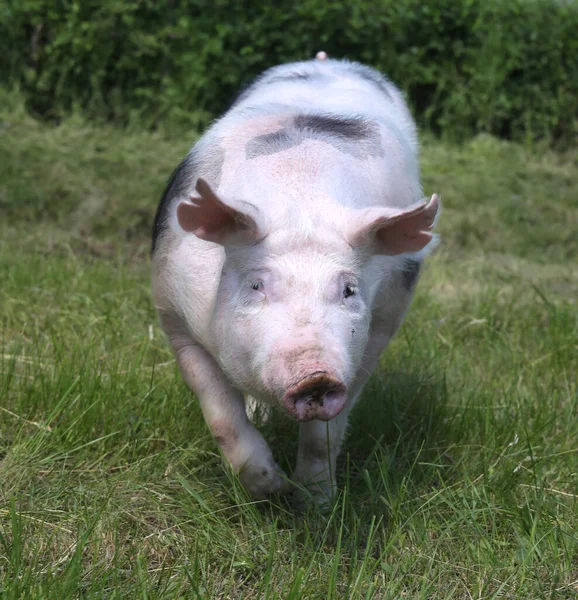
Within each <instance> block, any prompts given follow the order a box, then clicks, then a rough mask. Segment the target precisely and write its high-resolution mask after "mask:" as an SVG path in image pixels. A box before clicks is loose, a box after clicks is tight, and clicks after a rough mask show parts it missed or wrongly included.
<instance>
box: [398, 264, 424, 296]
mask: <svg viewBox="0 0 578 600" xmlns="http://www.w3.org/2000/svg"><path fill="white" fill-rule="evenodd" d="M420 270H421V262H420V261H418V260H413V259H408V260H406V261H405V264H404V269H403V271H402V272H401V275H402V277H403V285H404V287H405V289H406V290H407V291H408V292H411V290H412V289H413V288H414V286H415V284H416V281H417V278H418V277H419V272H420Z"/></svg>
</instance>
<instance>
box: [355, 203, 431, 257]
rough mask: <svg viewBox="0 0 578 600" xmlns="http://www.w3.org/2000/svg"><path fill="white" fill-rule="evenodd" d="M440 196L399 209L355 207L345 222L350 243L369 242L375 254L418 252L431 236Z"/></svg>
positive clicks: (359, 244)
mask: <svg viewBox="0 0 578 600" xmlns="http://www.w3.org/2000/svg"><path fill="white" fill-rule="evenodd" d="M439 206H440V200H439V197H438V196H437V194H434V195H433V196H432V197H431V199H429V200H428V199H427V198H424V199H423V200H422V201H421V202H417V203H416V204H413V205H411V206H408V207H406V208H401V209H399V208H398V209H394V208H387V207H379V208H378V207H373V208H369V209H366V210H358V211H356V213H354V214H353V215H352V216H351V218H350V222H349V224H348V230H347V237H348V241H349V243H350V244H351V246H352V247H354V248H355V247H359V246H364V245H370V247H371V251H372V252H373V253H374V254H389V255H396V254H404V253H406V252H419V251H420V250H423V249H424V248H425V247H426V246H427V245H428V244H429V243H430V242H431V241H432V239H433V234H432V233H430V231H431V230H432V229H433V227H434V224H435V221H436V216H437V214H438V210H439Z"/></svg>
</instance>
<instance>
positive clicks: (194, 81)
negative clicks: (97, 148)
mask: <svg viewBox="0 0 578 600" xmlns="http://www.w3.org/2000/svg"><path fill="white" fill-rule="evenodd" d="M576 31H578V5H577V3H576V2H573V1H571V0H438V1H436V2H435V3H434V2H424V1H423V0H352V1H350V2H347V3H346V2H340V1H337V2H324V1H323V0H297V1H296V2H295V1H294V2H288V1H286V0H279V1H278V2H276V3H260V2H248V1H246V2H231V1H228V2H225V1H224V0H181V1H180V2H177V1H176V0H0V78H1V80H2V82H3V83H4V84H8V85H17V86H18V87H20V89H21V90H22V91H23V92H24V93H25V95H26V98H27V100H28V106H29V107H30V108H31V109H33V110H34V111H36V112H38V113H40V114H41V115H44V116H48V117H58V116H59V115H60V114H62V113H63V112H65V111H69V110H71V109H75V108H80V109H81V110H83V111H86V112H87V113H88V114H89V115H91V116H93V117H103V118H106V119H112V120H114V121H118V122H121V123H126V122H131V121H137V122H139V123H141V124H143V125H144V126H147V127H152V126H155V125H156V124H158V123H159V122H163V123H169V122H170V123H178V124H180V125H182V124H189V125H203V124H206V123H207V122H208V120H209V119H210V118H212V117H214V116H216V115H218V114H219V113H220V112H221V111H222V110H224V109H225V108H226V107H227V105H228V103H229V101H230V100H231V98H232V97H233V96H234V94H235V92H236V91H237V90H238V89H239V88H240V87H241V86H242V85H243V84H246V83H247V82H248V81H249V80H250V79H251V78H252V77H254V76H255V75H256V74H258V73H259V72H260V71H261V70H263V69H264V68H266V67H268V66H271V65H274V64H277V63H280V62H286V61H291V60H299V59H304V58H310V57H312V56H313V55H314V54H315V52H317V51H318V50H321V49H322V50H325V51H327V52H328V53H329V54H330V55H331V56H334V57H348V58H350V59H354V60H359V61H361V62H365V63H367V64H370V65H373V66H375V67H377V68H379V69H380V70H381V71H383V72H385V73H387V74H388V75H389V76H390V77H391V78H392V79H393V80H394V81H395V82H396V83H398V85H400V87H402V88H403V89H404V90H405V92H406V93H407V96H408V99H409V101H410V103H411V105H412V106H413V108H414V110H415V114H416V115H417V117H418V119H419V121H420V122H421V124H422V125H426V126H429V127H430V128H432V129H433V130H435V131H443V132H445V133H446V134H448V135H451V136H453V137H457V138H464V137H466V136H468V135H470V134H472V133H475V132H479V131H486V132H490V133H493V134H497V135H501V136H504V137H510V138H516V139H521V138H527V137H529V138H538V137H542V138H544V137H546V138H549V139H551V140H571V139H572V137H573V136H575V134H576V133H577V131H578V102H577V98H578V67H577V65H578V35H576Z"/></svg>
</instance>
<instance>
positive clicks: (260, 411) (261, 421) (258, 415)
mask: <svg viewBox="0 0 578 600" xmlns="http://www.w3.org/2000/svg"><path fill="white" fill-rule="evenodd" d="M245 412H246V413H247V417H249V420H250V421H251V423H253V424H254V425H265V423H267V421H268V420H269V416H270V415H271V407H270V406H266V405H264V404H261V403H260V402H258V401H257V400H255V398H253V396H246V397H245Z"/></svg>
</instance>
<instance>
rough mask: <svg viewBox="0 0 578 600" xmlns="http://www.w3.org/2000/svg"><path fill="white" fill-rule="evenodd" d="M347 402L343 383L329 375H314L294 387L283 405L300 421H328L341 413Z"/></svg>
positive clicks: (286, 396) (284, 399)
mask: <svg viewBox="0 0 578 600" xmlns="http://www.w3.org/2000/svg"><path fill="white" fill-rule="evenodd" d="M346 400H347V393H346V388H345V386H344V385H343V384H342V383H341V381H339V380H338V379H335V378H334V377H332V376H331V375H329V374H328V373H314V374H313V375H310V376H309V377H306V378H305V379H302V380H301V381H300V382H299V383H297V384H296V385H294V386H292V388H291V389H290V390H289V391H288V392H287V394H286V395H285V397H284V398H283V404H284V405H285V408H286V409H287V410H288V411H289V413H291V414H292V415H293V416H294V417H296V418H297V419H298V420H299V421H309V420H311V419H322V420H325V421H327V420H329V419H332V418H333V417H335V416H337V415H338V414H339V413H340V412H341V410H342V409H343V407H344V406H345V402H346Z"/></svg>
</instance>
